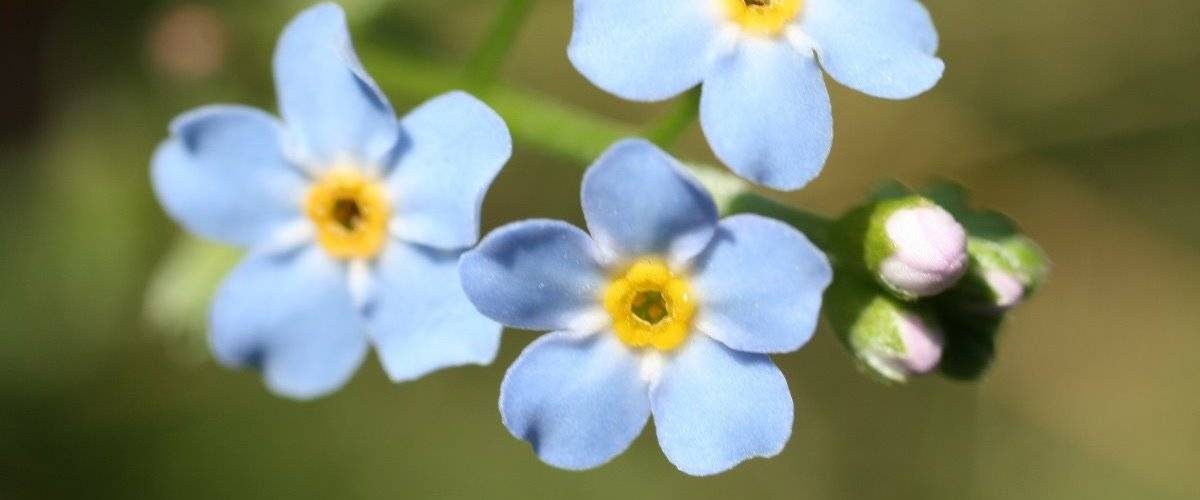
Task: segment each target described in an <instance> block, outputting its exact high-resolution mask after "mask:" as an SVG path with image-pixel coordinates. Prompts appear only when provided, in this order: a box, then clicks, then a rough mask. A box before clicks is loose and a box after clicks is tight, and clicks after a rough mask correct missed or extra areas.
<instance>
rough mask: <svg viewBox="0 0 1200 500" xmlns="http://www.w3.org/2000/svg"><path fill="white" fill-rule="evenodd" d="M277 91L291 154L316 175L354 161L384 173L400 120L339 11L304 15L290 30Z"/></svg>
mask: <svg viewBox="0 0 1200 500" xmlns="http://www.w3.org/2000/svg"><path fill="white" fill-rule="evenodd" d="M275 85H276V90H277V93H278V96H279V108H280V112H281V113H282V114H283V118H284V121H285V122H287V127H288V132H289V137H290V139H291V140H290V141H289V145H290V149H289V153H291V154H293V155H294V156H295V157H296V158H298V159H300V160H302V161H305V162H306V163H308V166H309V168H310V169H313V170H320V169H323V168H329V167H330V166H332V165H333V164H334V163H337V162H347V161H348V162H365V163H367V164H370V165H374V166H380V165H379V163H380V162H383V161H385V159H386V158H387V157H388V155H389V154H390V153H391V152H392V149H393V148H394V147H395V145H396V143H397V140H398V139H399V137H400V127H399V124H398V123H397V120H396V114H395V112H393V111H392V106H391V104H389V103H388V101H387V97H386V96H384V94H383V92H382V91H380V90H379V87H378V86H377V85H376V84H375V81H374V80H372V79H371V76H370V75H368V74H367V72H366V70H365V69H363V67H362V63H360V62H359V60H358V55H357V54H355V52H354V47H353V45H351V41H350V33H349V31H348V30H347V27H346V14H345V12H343V11H342V8H341V7H338V6H337V5H335V4H332V3H323V4H320V5H317V6H316V7H313V8H310V9H308V10H306V11H304V12H302V13H300V15H298V16H296V19H295V20H293V21H292V23H291V24H289V25H288V27H287V28H286V29H285V30H284V32H283V35H282V36H281V37H280V39H279V46H278V47H276V49H275Z"/></svg>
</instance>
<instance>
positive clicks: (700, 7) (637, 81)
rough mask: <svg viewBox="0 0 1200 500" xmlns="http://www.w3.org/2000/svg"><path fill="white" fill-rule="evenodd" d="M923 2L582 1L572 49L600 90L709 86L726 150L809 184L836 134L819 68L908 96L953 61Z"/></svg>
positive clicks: (744, 164) (876, 90)
mask: <svg viewBox="0 0 1200 500" xmlns="http://www.w3.org/2000/svg"><path fill="white" fill-rule="evenodd" d="M937 43H938V40H937V31H936V30H935V29H934V26H933V22H932V20H931V19H930V17H929V13H928V12H927V11H926V10H925V8H924V7H923V6H921V4H920V3H918V2H917V1H916V0H654V1H645V0H575V28H574V34H573V35H572V38H571V45H570V49H569V50H568V54H569V56H570V58H571V61H572V62H573V63H574V64H575V67H576V68H577V69H578V70H579V71H580V72H581V73H583V75H584V76H585V77H587V78H588V79H589V80H591V81H592V82H593V83H595V84H596V85H597V86H599V87H600V88H602V89H604V90H606V91H608V92H611V93H613V94H616V95H618V96H620V97H622V98H625V99H630V100H636V101H659V100H663V99H667V98H669V97H671V96H674V95H677V94H679V93H681V92H683V91H685V90H687V89H689V88H691V87H694V86H695V85H697V84H699V83H703V95H702V98H701V103H700V120H701V125H702V127H703V129H704V133H705V135H706V136H707V137H708V141H709V144H710V145H711V146H712V149H713V151H714V152H715V153H716V155H717V157H718V158H720V159H721V161H722V162H724V163H725V164H726V165H728V166H729V167H730V168H731V169H732V170H733V171H735V172H737V173H738V174H739V175H741V176H742V177H745V178H747V179H749V180H751V181H754V182H757V183H759V184H763V185H766V186H769V187H772V188H776V189H796V188H799V187H802V186H804V185H805V184H807V183H808V182H809V181H810V180H812V179H813V178H814V177H816V176H817V174H818V173H819V172H820V170H821V167H822V165H824V163H825V159H826V158H827V157H828V156H829V150H830V146H831V144H832V141H833V120H832V115H831V112H830V105H829V95H828V93H827V92H826V89H825V82H824V79H823V78H822V76H821V69H820V67H818V60H819V61H820V66H822V67H824V68H825V72H827V73H829V75H830V76H832V77H833V79H834V80H837V81H838V82H841V83H842V84H844V85H846V86H848V87H851V88H854V89H857V90H859V91H861V92H864V93H867V94H870V95H873V96H877V97H883V98H889V99H905V98H909V97H913V96H915V95H917V94H920V93H922V92H924V91H926V90H928V89H929V88H931V87H933V85H934V84H936V83H937V81H938V80H939V79H941V76H942V71H943V69H944V65H943V63H942V61H941V60H940V59H938V58H937V57H935V56H934V53H935V52H936V51H937Z"/></svg>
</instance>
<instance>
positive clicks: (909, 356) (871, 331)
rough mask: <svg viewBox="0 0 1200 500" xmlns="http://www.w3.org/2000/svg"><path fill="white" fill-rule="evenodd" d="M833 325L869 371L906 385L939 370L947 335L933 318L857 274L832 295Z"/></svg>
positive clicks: (836, 286) (830, 311) (833, 291)
mask: <svg viewBox="0 0 1200 500" xmlns="http://www.w3.org/2000/svg"><path fill="white" fill-rule="evenodd" d="M827 300H828V304H829V318H830V323H831V324H832V325H833V327H834V329H835V330H836V331H837V333H838V336H839V337H840V338H841V339H842V343H843V344H844V345H845V346H846V347H847V348H848V349H849V350H850V351H851V353H852V354H854V356H855V357H856V358H857V359H858V360H859V366H860V367H861V368H862V369H863V370H864V371H865V372H866V373H867V374H869V375H871V376H873V377H874V378H877V379H879V380H880V381H883V382H886V383H904V382H907V381H908V379H909V378H910V377H912V376H915V375H921V374H925V373H929V372H932V371H934V370H935V369H937V367H938V364H939V363H940V361H941V358H942V348H943V345H944V343H945V339H944V337H943V335H942V331H941V328H940V327H939V325H938V323H937V322H936V321H935V320H934V319H933V317H932V316H930V315H928V314H925V313H924V311H922V310H921V309H918V306H917V305H915V304H905V303H902V302H900V301H898V300H896V299H895V298H893V297H890V296H888V295H887V294H886V293H883V292H882V291H880V290H877V289H876V287H873V286H871V285H870V284H867V283H865V282H861V281H858V280H856V279H854V278H843V279H839V281H838V282H836V283H835V284H834V285H833V287H832V288H831V289H830V294H829V296H828V299H827Z"/></svg>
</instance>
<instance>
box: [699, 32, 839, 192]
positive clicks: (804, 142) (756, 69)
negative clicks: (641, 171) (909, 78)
mask: <svg viewBox="0 0 1200 500" xmlns="http://www.w3.org/2000/svg"><path fill="white" fill-rule="evenodd" d="M700 122H701V125H702V126H703V128H704V135H705V136H707V137H708V143H709V144H710V145H711V146H712V149H713V152H714V153H716V155H717V157H718V158H720V159H721V161H722V162H723V163H725V164H726V165H728V166H729V168H730V169H732V170H733V171H734V172H736V173H737V174H738V175H740V176H742V177H745V178H746V179H749V180H751V181H754V182H756V183H758V184H762V185H764V186H767V187H771V188H774V189H782V190H791V189H799V188H801V187H803V186H804V185H805V184H808V182H809V181H811V180H812V179H813V178H815V177H816V176H817V174H818V173H820V172H821V167H822V166H824V164H825V159H826V158H828V157H829V150H830V147H831V146H832V144H833V117H832V115H831V114H830V109H829V94H828V93H827V92H826V90H825V82H824V80H822V78H821V70H820V68H819V67H818V66H817V61H816V59H815V58H814V57H813V56H812V54H811V53H809V54H803V53H801V52H799V51H797V50H796V49H795V48H794V47H792V45H791V44H789V43H788V42H786V41H782V40H768V39H760V38H753V37H747V38H745V39H743V40H742V41H741V42H740V43H739V44H738V47H737V50H736V52H734V53H733V54H732V55H731V56H730V57H728V58H726V59H723V60H722V61H721V62H720V63H719V64H718V66H717V67H715V68H714V69H713V71H712V73H711V74H710V75H709V76H708V78H706V79H705V80H704V92H703V95H702V97H701V99H700Z"/></svg>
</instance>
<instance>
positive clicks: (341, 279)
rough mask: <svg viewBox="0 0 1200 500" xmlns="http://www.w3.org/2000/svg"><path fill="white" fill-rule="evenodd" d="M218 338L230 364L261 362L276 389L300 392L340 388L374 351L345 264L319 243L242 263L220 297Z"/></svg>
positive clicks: (220, 356) (215, 343) (301, 395)
mask: <svg viewBox="0 0 1200 500" xmlns="http://www.w3.org/2000/svg"><path fill="white" fill-rule="evenodd" d="M210 341H211V343H212V348H213V352H214V353H215V354H216V357H217V360H219V361H220V362H221V363H222V364H224V365H226V366H230V367H236V368H259V369H261V370H262V374H263V377H264V379H265V380H266V383H267V386H268V387H269V388H270V389H271V391H272V392H275V393H276V394H279V395H281V396H287V397H291V398H296V399H311V398H315V397H318V396H322V395H325V394H328V393H330V392H333V391H335V390H337V389H338V388H340V387H341V386H342V385H344V384H345V383H346V382H347V381H348V380H350V377H351V376H353V375H354V372H355V371H356V370H357V369H358V366H359V365H360V364H362V361H363V358H364V357H365V356H366V353H367V337H366V334H365V333H364V326H363V324H362V321H361V320H360V319H359V316H358V312H357V311H356V310H355V309H354V304H353V303H352V302H351V300H350V293H349V291H348V289H347V286H346V273H345V270H344V269H343V268H342V266H341V264H340V263H338V262H335V261H333V260H331V259H329V258H328V257H326V256H325V254H324V253H323V252H322V251H321V250H320V249H318V248H316V247H315V246H310V247H306V248H303V249H299V250H296V251H294V252H291V253H287V254H283V255H278V254H276V255H268V254H251V255H250V256H249V257H247V258H246V260H245V261H243V262H242V263H241V264H240V265H238V267H237V268H235V269H234V270H233V272H232V273H231V274H230V275H229V276H228V277H227V278H226V279H225V282H224V283H223V284H222V285H221V288H220V290H218V291H217V296H216V298H215V299H214V303H213V311H212V337H211V338H210Z"/></svg>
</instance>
